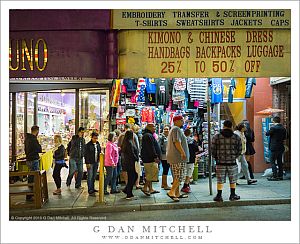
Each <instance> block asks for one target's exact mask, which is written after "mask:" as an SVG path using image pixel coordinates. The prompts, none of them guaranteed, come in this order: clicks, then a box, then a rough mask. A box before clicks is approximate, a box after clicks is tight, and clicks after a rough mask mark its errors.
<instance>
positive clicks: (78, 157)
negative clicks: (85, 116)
mask: <svg viewBox="0 0 300 244" xmlns="http://www.w3.org/2000/svg"><path fill="white" fill-rule="evenodd" d="M83 135H84V128H83V127H79V129H78V131H77V135H74V136H72V139H71V141H70V142H69V143H68V146H67V152H68V155H69V156H70V160H69V175H68V178H67V187H68V188H69V189H70V185H71V181H72V178H73V176H74V174H75V172H77V177H76V178H75V188H76V189H83V187H82V186H81V180H82V176H83V157H84V155H85V153H84V151H85V140H84V138H83Z"/></svg>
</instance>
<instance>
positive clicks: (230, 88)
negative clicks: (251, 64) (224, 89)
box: [228, 78, 236, 103]
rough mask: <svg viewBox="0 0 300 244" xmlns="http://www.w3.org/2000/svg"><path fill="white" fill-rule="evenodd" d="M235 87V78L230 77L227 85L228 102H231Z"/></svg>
mask: <svg viewBox="0 0 300 244" xmlns="http://www.w3.org/2000/svg"><path fill="white" fill-rule="evenodd" d="M234 89H236V81H235V79H233V78H231V79H230V85H229V90H228V102H229V103H233V91H234Z"/></svg>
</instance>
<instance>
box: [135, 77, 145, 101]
mask: <svg viewBox="0 0 300 244" xmlns="http://www.w3.org/2000/svg"><path fill="white" fill-rule="evenodd" d="M145 90H146V82H145V79H144V78H139V81H138V84H137V88H136V102H145Z"/></svg>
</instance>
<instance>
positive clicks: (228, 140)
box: [211, 120, 242, 202]
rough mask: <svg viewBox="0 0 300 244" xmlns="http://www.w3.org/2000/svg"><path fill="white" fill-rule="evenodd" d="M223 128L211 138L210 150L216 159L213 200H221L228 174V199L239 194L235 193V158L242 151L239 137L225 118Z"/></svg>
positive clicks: (236, 170) (233, 199)
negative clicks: (215, 183)
mask: <svg viewBox="0 0 300 244" xmlns="http://www.w3.org/2000/svg"><path fill="white" fill-rule="evenodd" d="M223 126H224V127H223V129H222V130H221V132H220V133H217V134H216V135H214V136H213V138H212V144H211V152H212V156H213V157H214V158H215V160H216V175H217V190H218V193H217V195H216V196H215V197H214V201H216V202H223V198H222V190H223V185H224V183H226V175H227V174H228V178H229V183H230V197H229V200H230V201H235V200H239V199H240V196H238V195H237V194H235V188H236V182H237V175H238V165H237V163H236V158H237V157H239V155H241V153H242V141H241V138H240V137H239V136H238V135H236V134H234V133H233V131H232V122H231V121H230V120H225V121H224V123H223Z"/></svg>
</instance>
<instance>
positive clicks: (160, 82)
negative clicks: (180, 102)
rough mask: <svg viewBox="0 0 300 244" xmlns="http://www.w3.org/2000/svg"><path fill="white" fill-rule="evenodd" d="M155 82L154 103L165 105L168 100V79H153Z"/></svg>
mask: <svg viewBox="0 0 300 244" xmlns="http://www.w3.org/2000/svg"><path fill="white" fill-rule="evenodd" d="M154 80H155V84H156V93H155V101H156V105H166V104H167V102H168V100H169V79H154Z"/></svg>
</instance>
